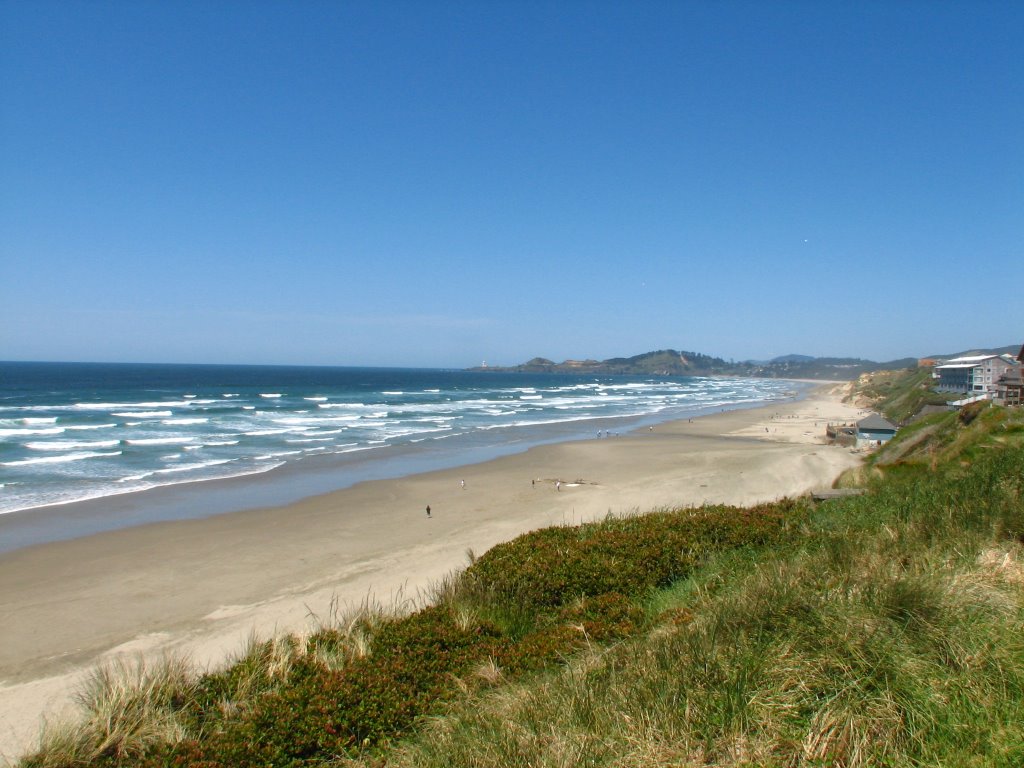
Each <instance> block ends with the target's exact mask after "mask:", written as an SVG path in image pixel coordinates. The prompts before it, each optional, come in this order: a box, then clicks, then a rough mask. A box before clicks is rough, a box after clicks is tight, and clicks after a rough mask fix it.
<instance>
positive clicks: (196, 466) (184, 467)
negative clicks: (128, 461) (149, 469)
mask: <svg viewBox="0 0 1024 768" xmlns="http://www.w3.org/2000/svg"><path fill="white" fill-rule="evenodd" d="M233 461H237V459H214V460H212V461H198V462H194V463H192V464H179V465H177V466H174V467H167V468H166V469H157V470H155V471H154V472H153V474H154V475H176V474H179V473H181V472H191V471H193V470H200V469H206V468H207V467H216V466H220V465H221V464H230V463H231V462H233Z"/></svg>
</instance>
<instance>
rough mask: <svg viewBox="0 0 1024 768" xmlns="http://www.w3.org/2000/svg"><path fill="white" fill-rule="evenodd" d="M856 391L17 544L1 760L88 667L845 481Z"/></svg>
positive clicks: (10, 575)
mask: <svg viewBox="0 0 1024 768" xmlns="http://www.w3.org/2000/svg"><path fill="white" fill-rule="evenodd" d="M843 390H845V387H844V386H841V385H830V386H821V387H818V388H816V389H815V390H814V391H813V392H812V393H811V394H810V395H809V396H808V397H806V398H804V399H802V400H799V401H790V402H785V403H773V404H771V405H770V406H768V407H762V408H756V409H749V410H739V411H728V412H722V413H718V414H714V415H711V416H705V417H702V418H699V419H694V420H693V421H692V422H691V421H689V420H685V421H677V422H670V423H666V424H662V425H659V426H656V427H655V428H654V429H653V430H650V429H646V428H645V429H643V430H639V431H637V432H633V433H630V434H623V435H617V436H610V437H602V438H600V439H598V438H594V439H591V440H586V441H578V442H571V443H560V444H555V445H547V446H541V447H537V448H533V449H531V450H529V451H526V452H524V453H520V454H516V455H512V456H506V457H502V458H499V459H495V460H493V461H488V462H485V463H481V464H474V465H471V466H466V467H461V468H458V469H451V470H444V471H437V472H430V473H427V474H421V475H413V476H410V477H404V478H400V479H395V480H380V481H373V482H366V483H362V484H359V485H356V486H354V487H352V488H348V489H345V490H341V491H337V492H334V493H330V494H326V495H323V496H318V497H315V498H310V499H306V500H304V501H301V502H299V503H296V504H292V505H288V506H286V507H280V508H271V509H259V510H252V511H245V512H238V513H232V514H226V515H218V516H215V517H210V518H205V519H200V520H187V521H180V522H172V523H155V524H151V525H145V526H140V527H135V528H129V529H125V530H120V531H115V532H110V533H102V534H97V535H95V536H90V537H87V538H82V539H76V540H72V541H64V542H57V543H52V544H45V545H40V546H35V547H30V548H27V549H23V550H18V551H15V552H11V553H8V554H4V555H0V626H2V627H3V642H0V756H4V757H6V758H7V759H10V760H13V759H15V758H17V757H18V756H20V755H22V754H24V753H25V752H26V751H27V750H31V749H32V748H34V747H35V745H36V744H37V738H38V734H39V731H40V727H41V724H42V722H43V719H44V718H49V719H52V718H54V717H59V716H60V715H62V714H64V713H67V712H68V711H70V708H71V706H72V705H71V702H72V700H73V694H74V691H75V690H76V686H78V685H79V684H80V681H81V680H82V679H83V677H84V676H85V675H87V674H88V671H89V670H90V669H91V668H93V667H94V666H95V665H96V664H99V663H103V662H105V661H109V660H112V659H115V658H117V657H121V656H128V657H129V658H136V657H137V656H138V655H139V654H144V655H152V656H159V655H161V654H164V653H173V654H178V655H184V656H187V657H189V658H191V659H192V660H193V662H194V663H195V664H197V665H198V666H200V667H210V666H216V665H217V664H222V663H223V662H224V661H225V659H227V658H229V657H230V656H231V655H232V654H234V653H237V652H239V651H241V650H242V649H243V647H244V646H245V644H246V641H247V640H248V639H249V638H250V637H252V636H253V635H254V634H255V635H257V636H259V637H262V638H267V637H270V636H272V635H274V634H275V633H280V632H285V631H289V632H290V631H295V632H302V631H307V630H310V629H312V628H313V627H314V626H315V625H316V622H317V621H329V620H330V618H331V616H332V612H334V611H340V612H342V613H344V611H345V610H346V609H347V608H351V607H354V606H358V605H360V604H361V603H363V602H364V601H365V600H367V599H368V598H370V597H372V599H375V600H376V601H378V602H381V603H384V604H389V603H390V602H392V601H393V600H399V599H404V598H410V597H413V598H414V597H416V596H417V595H422V594H423V591H424V590H425V589H427V588H428V587H429V585H430V584H431V583H434V582H436V581H438V580H439V579H441V578H443V577H444V576H446V575H447V574H449V573H451V572H452V571H455V570H458V569H460V568H463V567H465V566H466V564H467V552H468V551H469V550H472V551H473V552H475V553H477V554H480V553H483V552H484V551H486V550H487V549H489V548H490V547H492V546H493V545H495V544H497V543H499V542H502V541H507V540H509V539H511V538H514V537H515V536H517V535H518V534H520V533H524V532H526V531H530V530H534V529H536V528H541V527H545V526H550V525H559V524H572V523H580V522H585V521H588V520H593V519H596V518H600V517H603V516H604V515H606V514H608V513H609V512H611V513H614V514H619V513H628V512H633V511H649V510H652V509H656V508H662V507H678V506H688V505H701V504H703V503H705V502H707V503H715V504H718V503H723V504H733V505H740V506H745V505H750V504H755V503H758V502H761V501H767V500H772V499H777V498H781V497H783V496H795V495H800V494H802V493H805V492H807V491H810V490H814V489H821V488H827V487H829V486H830V485H831V483H832V481H833V480H834V479H835V478H836V477H837V476H838V475H839V474H840V473H841V472H842V471H843V470H844V469H846V468H848V467H851V466H854V465H856V464H857V463H858V462H859V461H860V458H859V457H858V456H857V455H855V454H853V453H851V452H850V451H849V449H844V448H839V447H832V446H826V445H824V435H825V425H826V423H827V422H828V421H844V422H848V421H853V420H855V419H857V418H858V417H860V416H861V415H862V414H863V411H861V410H860V409H858V408H856V407H854V406H851V405H845V404H843V403H842V402H841V401H840V396H841V393H842V391H843ZM463 481H464V482H465V486H464V487H463V485H462V483H463ZM427 505H429V506H430V508H431V515H430V517H429V518H428V516H427V514H426V507H427Z"/></svg>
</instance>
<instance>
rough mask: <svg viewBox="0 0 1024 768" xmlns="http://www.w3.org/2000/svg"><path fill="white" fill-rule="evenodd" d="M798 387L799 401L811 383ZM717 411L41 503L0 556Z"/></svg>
mask: <svg viewBox="0 0 1024 768" xmlns="http://www.w3.org/2000/svg"><path fill="white" fill-rule="evenodd" d="M793 383H794V384H797V385H801V386H800V387H799V389H798V390H797V392H798V396H797V397H798V399H800V398H802V397H805V396H806V394H807V392H808V391H810V389H811V387H809V386H808V385H811V384H818V385H821V384H828V383H830V382H811V381H794V382H793ZM788 401H789V398H787V399H785V400H781V401H757V402H753V403H735V404H729V405H726V406H724V409H725V410H745V409H749V408H759V407H766V406H770V405H774V404H775V403H777V402H788ZM720 410H721V408H720V406H710V407H709V406H704V407H701V406H693V407H685V408H682V409H679V410H677V411H676V412H674V413H672V414H670V415H668V416H666V414H664V413H661V412H654V413H649V414H642V415H624V416H605V417H600V416H597V417H592V418H587V419H579V420H576V419H570V420H565V421H553V422H551V423H547V424H541V425H531V426H526V427H522V428H515V427H512V428H510V429H509V430H508V431H505V430H502V437H501V438H497V437H490V436H489V435H490V433H488V432H479V433H467V434H463V435H457V436H455V439H454V440H451V439H447V438H445V439H442V441H436V442H435V441H431V440H423V441H414V442H411V443H396V444H388V445H381V446H377V447H373V448H364V449H360V450H356V451H351V452H347V453H339V454H330V455H324V456H309V457H306V458H304V459H302V460H301V461H299V462H295V463H291V462H287V463H285V464H283V465H280V466H277V467H273V468H270V469H267V470H263V471H259V472H251V473H245V474H240V475H234V476H228V477H220V478H211V479H206V480H191V481H186V482H181V483H168V484H166V485H158V486H155V487H152V488H148V489H146V490H132V491H126V492H123V493H108V494H106V495H100V496H96V497H93V498H85V499H79V500H75V501H68V502H60V503H54V504H44V505H40V506H34V507H28V508H25V509H19V510H13V511H10V512H6V513H3V514H0V557H3V556H4V555H5V554H7V553H11V552H15V551H17V550H19V549H23V548H28V547H32V546H37V545H42V544H51V543H55V542H59V541H66V540H70V539H76V538H83V537H87V536H91V535H95V534H99V533H107V532H113V531H116V530H120V529H122V528H128V527H133V526H144V525H148V524H151V523H155V522H175V521H182V520H191V519H200V518H206V517H212V516H215V515H223V514H232V513H235V512H244V511H250V510H254V509H259V508H262V507H268V506H275V507H283V506H287V505H291V504H295V503H298V502H301V501H303V500H304V499H307V498H312V497H315V496H321V495H326V494H328V493H333V492H335V491H340V490H345V489H348V488H351V487H353V486H355V485H358V484H360V483H362V482H368V481H374V480H392V479H398V478H401V477H407V476H410V475H416V474H422V473H425V472H432V471H441V470H445V469H454V468H457V467H461V466H469V465H473V464H479V463H482V462H485V461H488V460H491V459H497V458H502V457H504V456H510V455H514V454H517V453H522V452H524V451H528V450H531V449H532V448H535V447H539V446H543V445H550V444H557V443H562V442H572V441H576V440H586V439H588V438H589V437H590V436H591V435H593V433H594V430H604V431H608V430H609V429H610V428H612V429H614V430H615V432H616V434H628V433H629V432H632V431H635V430H638V429H640V428H641V427H646V426H649V425H658V424H664V423H668V422H671V421H674V420H678V419H680V418H682V419H686V418H690V417H692V418H704V417H705V416H708V415H713V414H717V413H719V412H720Z"/></svg>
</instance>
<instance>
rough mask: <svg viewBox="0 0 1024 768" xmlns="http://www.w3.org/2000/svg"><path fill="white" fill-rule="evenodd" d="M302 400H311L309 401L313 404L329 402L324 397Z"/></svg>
mask: <svg viewBox="0 0 1024 768" xmlns="http://www.w3.org/2000/svg"><path fill="white" fill-rule="evenodd" d="M302 399H303V400H309V401H310V402H311V403H323V402H326V401H327V398H326V397H322V396H317V397H304V398H302Z"/></svg>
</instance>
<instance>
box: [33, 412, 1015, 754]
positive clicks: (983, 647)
mask: <svg viewBox="0 0 1024 768" xmlns="http://www.w3.org/2000/svg"><path fill="white" fill-rule="evenodd" d="M1022 436H1024V414H1022V413H1021V412H1020V410H1019V409H1017V410H1008V409H1002V408H996V407H993V406H990V405H983V406H977V407H972V408H971V409H968V410H965V411H961V412H959V413H951V414H940V415H938V416H934V417H929V418H928V419H924V420H922V421H921V422H919V423H917V424H915V426H914V427H913V428H911V429H907V430H903V431H901V433H900V436H899V437H898V438H897V439H896V440H894V441H892V442H891V443H890V444H889V445H887V446H886V447H885V448H884V449H883V450H881V451H880V452H878V453H877V454H876V455H875V456H874V457H873V458H872V460H871V463H870V469H871V471H870V472H869V473H865V474H864V476H863V479H864V480H865V481H866V482H868V483H869V492H868V493H867V494H865V495H863V496H857V497H846V498H842V499H837V500H833V501H829V502H826V503H824V504H821V505H819V506H815V505H813V504H812V503H811V502H810V501H808V500H804V499H801V500H792V499H790V500H783V501H781V502H777V503H773V504H765V505H760V506H758V507H754V508H750V509H737V508H729V507H702V508H696V509H678V510H660V511H656V512H653V513H651V514H646V515H629V516H625V517H612V516H609V517H608V518H607V519H605V520H602V521H599V522H596V523H590V524H586V525H581V526H571V527H570V526H561V527H556V528H549V529H543V530H539V531H534V532H532V533H529V534H526V535H524V536H521V537H519V538H517V539H515V540H513V541H511V542H508V543H507V544H501V545H499V546H497V547H494V548H492V549H491V550H490V551H488V552H486V553H484V554H482V555H480V556H479V557H477V556H474V555H472V554H471V555H470V558H469V559H470V564H469V566H468V567H467V568H466V569H465V571H464V572H461V573H458V574H452V575H451V576H450V577H449V578H447V579H445V580H443V581H442V582H441V583H439V584H438V585H437V586H436V587H435V589H434V590H433V591H432V592H431V593H430V594H429V595H426V596H423V599H422V600H420V601H413V602H406V604H405V605H403V606H400V607H399V608H398V609H396V610H390V609H387V610H385V609H384V608H382V607H380V606H376V605H367V606H364V609H363V610H361V611H357V612H356V613H355V614H353V615H350V616H344V617H342V616H329V617H325V618H324V619H323V621H322V623H321V626H320V627H319V628H317V629H316V630H315V631H314V632H312V633H311V634H309V635H308V636H305V637H298V636H287V637H281V638H277V639H274V640H269V641H258V640H255V639H254V640H253V641H252V642H251V643H250V644H249V646H248V648H247V649H246V650H245V651H244V652H243V653H242V654H240V656H239V657H238V658H237V659H235V660H234V662H233V663H232V664H230V665H229V666H227V667H226V668H225V669H223V670H221V671H216V672H211V673H203V674H200V673H197V672H194V671H191V670H189V669H188V668H187V665H184V664H183V663H182V662H180V661H176V660H170V659H169V660H167V662H166V663H165V664H164V665H163V666H161V667H160V668H159V670H158V671H155V670H152V669H148V668H147V669H144V668H142V667H131V666H122V667H121V668H111V669H109V670H106V671H101V672H98V673H97V675H96V676H95V679H94V680H93V682H92V683H90V686H89V689H88V690H89V693H87V694H85V695H83V703H84V704H85V705H86V707H85V712H86V716H85V718H84V719H83V720H82V721H79V722H76V723H75V724H73V725H71V726H66V727H64V728H57V729H51V730H49V731H48V733H47V736H46V737H45V741H44V745H43V748H42V749H41V750H40V751H39V752H38V753H37V754H35V755H33V756H30V757H29V758H27V759H26V760H24V761H23V763H22V764H23V765H24V766H47V767H50V766H78V765H101V766H126V765H139V766H158V765H159V766H187V765H192V766H203V767H204V768H213V767H214V766H229V765H231V766H247V765H251V766H256V765H274V766H326V765H364V766H367V767H369V766H382V765H388V766H467V767H468V766H495V767H497V766H509V767H510V768H511V767H512V766H516V767H519V766H568V765H599V766H605V765H606V766H620V765H621V766H650V765H687V766H688V765H694V766H697V765H701V766H704V765H708V766H710V765H715V766H741V765H747V766H749V765H764V766H825V765H839V766H869V765H872V766H873V765H883V766H884V765H893V766H895V765H964V766H974V765H976V766H1016V765H1021V764H1024V732H1022V729H1020V727H1019V724H1020V723H1021V722H1024V446H1022V442H1024V440H1022Z"/></svg>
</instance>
